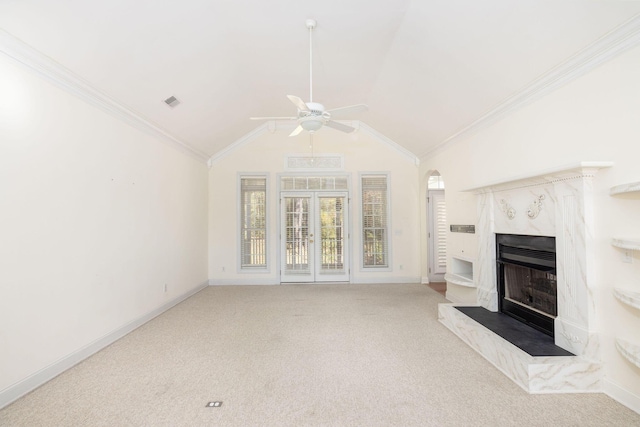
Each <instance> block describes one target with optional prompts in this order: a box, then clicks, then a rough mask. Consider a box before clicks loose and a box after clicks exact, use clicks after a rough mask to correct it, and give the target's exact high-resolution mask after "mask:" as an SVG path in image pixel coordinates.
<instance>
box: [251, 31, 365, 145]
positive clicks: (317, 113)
mask: <svg viewBox="0 0 640 427" xmlns="http://www.w3.org/2000/svg"><path fill="white" fill-rule="evenodd" d="M317 24H318V23H317V22H316V21H315V20H314V19H307V20H306V21H305V25H306V26H307V28H308V29H309V102H304V101H303V100H302V99H301V98H299V97H297V96H294V95H287V97H288V98H289V100H290V101H291V102H292V103H293V105H295V106H296V108H297V109H298V115H297V116H295V117H251V118H250V119H251V120H296V121H297V122H298V126H297V127H296V128H295V129H294V130H293V132H291V134H290V135H289V136H296V135H298V134H299V133H300V132H302V131H303V130H306V131H307V132H309V133H314V132H316V131H318V130H320V129H321V128H322V127H323V126H325V125H326V126H327V127H330V128H333V129H336V130H339V131H341V132H346V133H350V132H353V131H354V130H355V128H354V127H352V126H348V125H345V124H343V123H338V122H336V121H334V120H331V118H332V114H333V115H335V116H337V115H340V116H342V115H348V114H351V113H358V112H362V111H366V110H367V109H368V107H367V106H366V105H364V104H357V105H350V106H348V107H340V108H335V109H332V110H325V109H324V106H323V105H322V104H320V103H318V102H313V29H314V28H316V26H317Z"/></svg>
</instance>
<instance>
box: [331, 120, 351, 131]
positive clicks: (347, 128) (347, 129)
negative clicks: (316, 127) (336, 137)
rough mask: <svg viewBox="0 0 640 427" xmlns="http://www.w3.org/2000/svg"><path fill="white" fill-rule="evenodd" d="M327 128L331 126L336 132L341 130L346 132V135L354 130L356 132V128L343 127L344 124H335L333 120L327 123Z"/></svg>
mask: <svg viewBox="0 0 640 427" xmlns="http://www.w3.org/2000/svg"><path fill="white" fill-rule="evenodd" d="M325 124H326V125H327V126H329V127H330V128H334V129H336V130H339V131H341V132H346V133H351V132H353V131H354V130H356V128H353V127H351V126H347V125H343V124H342V123H338V122H334V121H332V120H329V121H328V122H327V123H325Z"/></svg>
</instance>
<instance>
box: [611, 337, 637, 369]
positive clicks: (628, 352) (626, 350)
mask: <svg viewBox="0 0 640 427" xmlns="http://www.w3.org/2000/svg"><path fill="white" fill-rule="evenodd" d="M616 348H617V349H618V351H619V352H620V354H622V355H623V356H624V357H625V358H626V359H627V360H628V361H629V362H631V363H633V364H634V365H636V366H637V367H638V368H640V346H639V345H637V344H633V343H631V342H629V341H627V340H624V339H622V338H616Z"/></svg>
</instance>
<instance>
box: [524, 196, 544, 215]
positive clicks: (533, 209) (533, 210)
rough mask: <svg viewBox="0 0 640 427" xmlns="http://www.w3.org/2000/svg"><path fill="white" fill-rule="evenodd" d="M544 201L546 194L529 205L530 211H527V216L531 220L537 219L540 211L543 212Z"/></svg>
mask: <svg viewBox="0 0 640 427" xmlns="http://www.w3.org/2000/svg"><path fill="white" fill-rule="evenodd" d="M543 200H544V194H541V195H540V196H538V198H537V199H535V200H534V201H533V203H531V204H530V205H529V210H527V216H528V217H529V218H530V219H536V218H537V217H538V215H540V211H541V210H542V201H543Z"/></svg>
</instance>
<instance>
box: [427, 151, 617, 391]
mask: <svg viewBox="0 0 640 427" xmlns="http://www.w3.org/2000/svg"><path fill="white" fill-rule="evenodd" d="M610 166H612V163H610V162H581V163H579V164H575V165H570V166H566V167H559V168H556V169H553V170H547V171H542V172H540V173H538V174H534V175H530V176H524V177H517V178H514V179H510V180H505V181H502V182H497V183H493V184H489V185H484V186H481V187H476V188H472V189H469V190H467V191H470V192H473V193H475V194H476V195H477V199H478V218H477V222H476V231H477V235H476V238H477V239H478V253H477V255H476V257H475V258H474V259H471V260H470V262H471V263H472V268H471V271H472V272H473V274H472V276H473V277H471V278H470V280H469V282H468V283H467V284H466V286H473V287H475V288H476V292H477V305H479V306H482V307H484V308H486V309H487V310H490V311H494V312H495V311H497V310H498V292H497V286H496V283H497V280H496V255H495V254H496V246H495V235H496V233H501V234H522V235H532V236H553V237H555V238H556V264H557V276H558V281H557V282H558V284H557V286H558V294H557V298H558V315H557V317H556V319H555V321H554V334H555V337H554V339H555V344H556V345H557V346H559V347H561V348H563V349H565V350H567V351H569V352H571V353H573V354H575V355H576V356H561V357H558V356H554V357H533V356H530V355H528V354H527V353H525V352H523V351H522V350H520V349H519V348H517V347H515V346H513V345H511V344H510V343H508V342H506V341H505V340H504V339H502V338H501V337H499V336H497V335H495V334H494V333H493V332H491V331H489V330H488V329H486V328H484V327H483V326H482V325H480V324H478V323H476V322H475V321H473V320H472V319H470V318H469V317H467V316H465V315H464V314H462V313H461V312H460V311H459V310H456V309H455V308H454V305H453V304H441V305H440V307H439V312H438V316H439V320H440V321H441V322H442V323H443V324H444V325H445V326H447V327H448V328H449V329H450V330H451V331H452V332H453V333H455V334H456V335H457V336H458V337H460V338H461V339H462V340H463V341H464V342H466V343H467V344H469V345H470V346H471V347H473V348H474V349H475V350H476V351H478V352H479V353H480V354H481V355H483V356H484V357H485V358H486V359H487V360H489V361H490V362H491V363H493V364H494V365H495V366H496V367H497V368H498V369H500V370H501V371H502V372H504V373H505V374H506V375H507V376H508V377H509V378H511V379H512V380H513V381H514V382H516V383H517V384H518V385H520V386H521V387H522V388H524V389H525V390H526V391H528V392H531V393H558V392H560V393H562V392H597V391H601V385H600V378H601V376H602V370H601V366H600V354H599V353H600V349H599V343H598V335H597V334H596V331H595V313H594V302H593V295H592V291H591V286H592V282H593V277H594V276H593V272H592V271H591V266H593V262H589V261H590V256H591V253H592V251H591V245H592V239H593V233H592V226H593V221H592V201H591V198H592V191H593V190H592V181H593V178H594V176H595V175H596V173H597V171H598V170H599V169H601V168H606V167H610ZM453 255H455V254H453ZM467 305H468V304H467Z"/></svg>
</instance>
